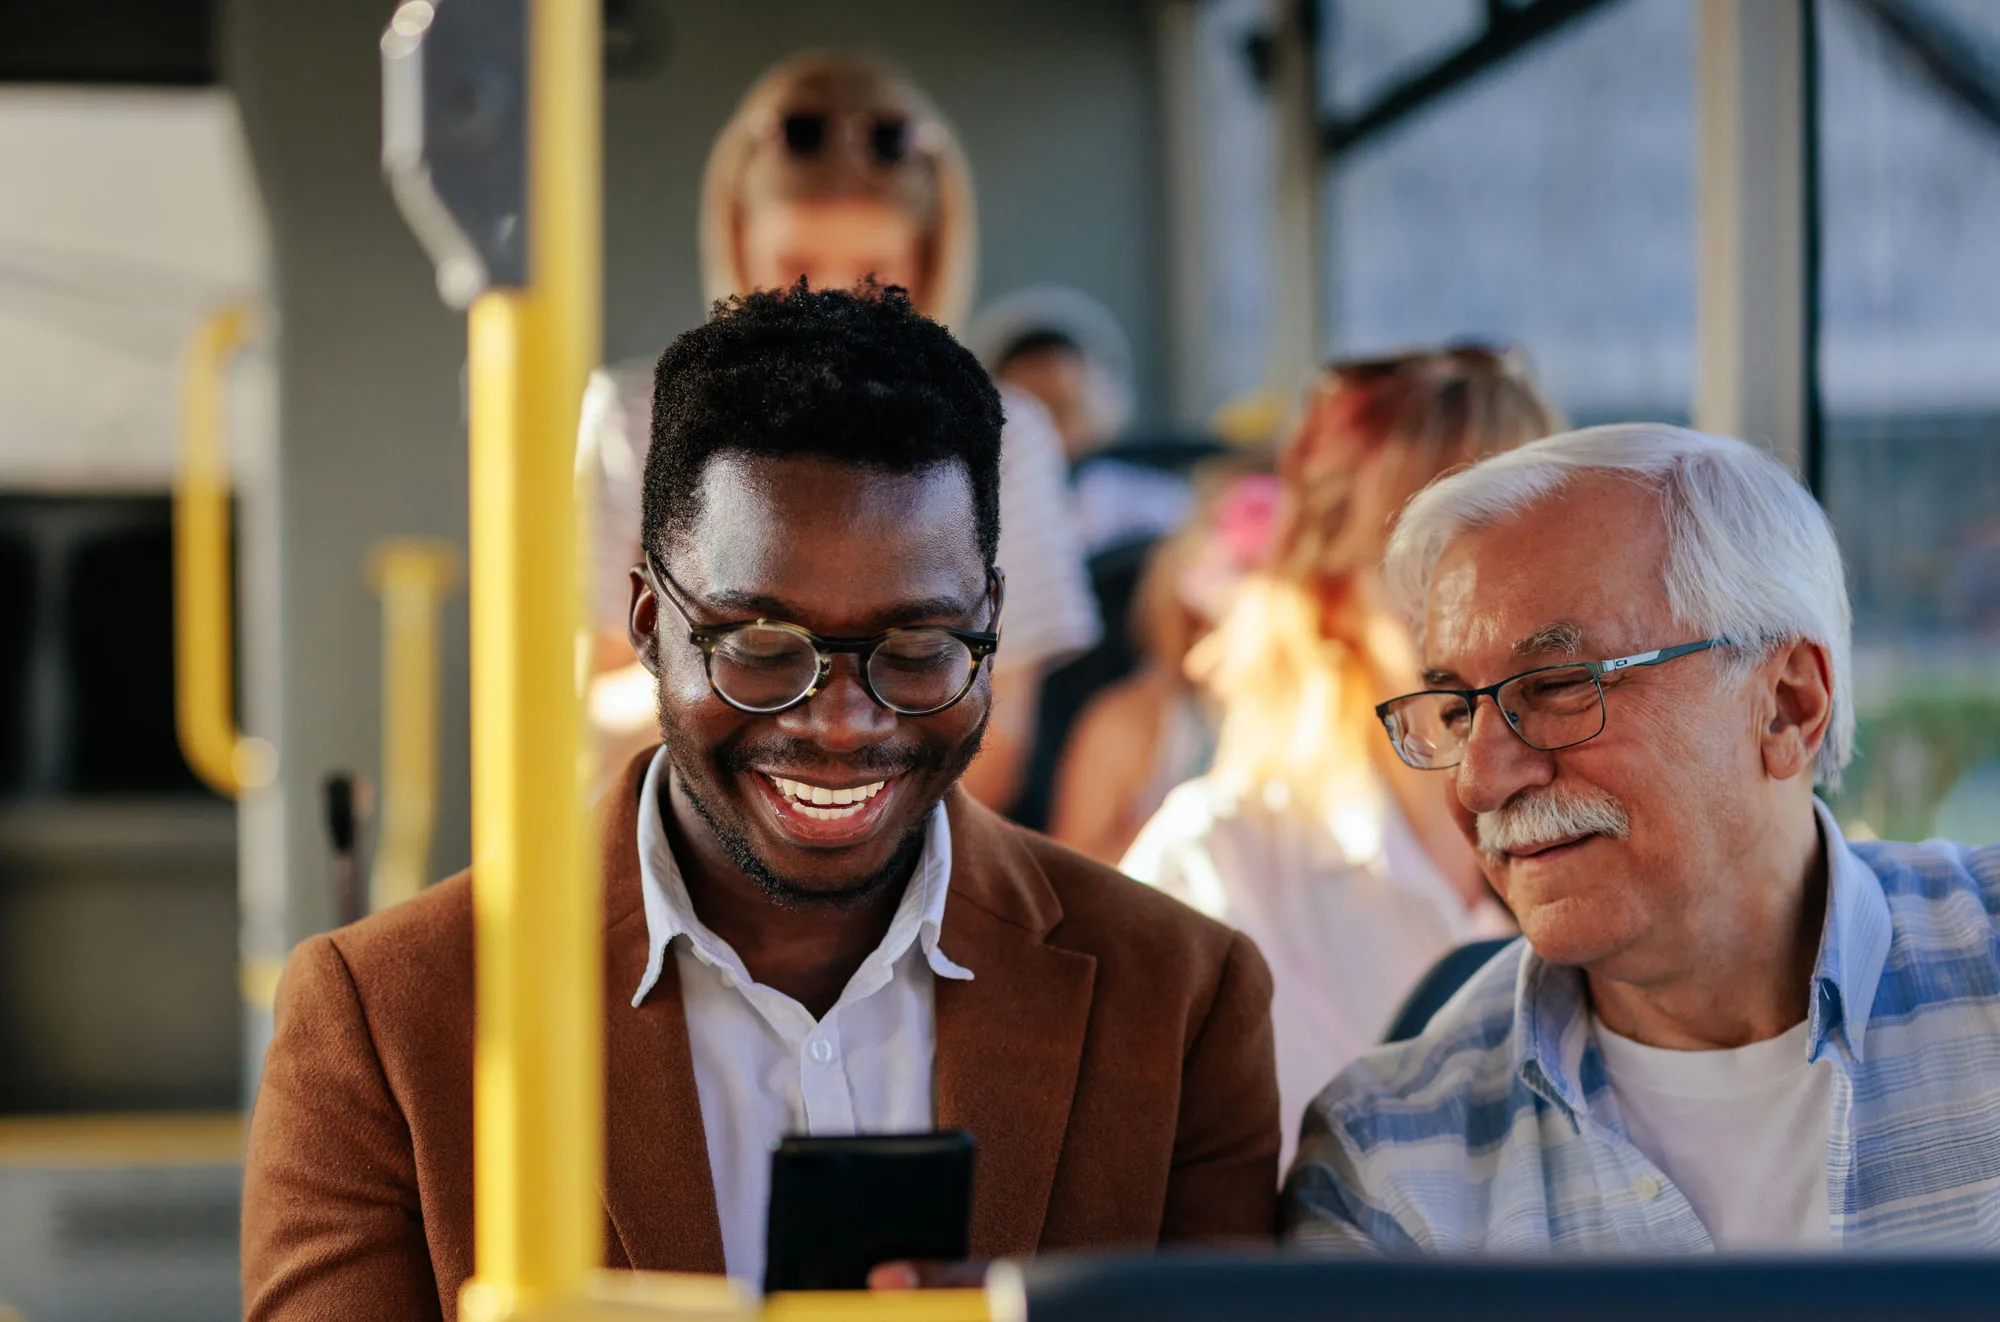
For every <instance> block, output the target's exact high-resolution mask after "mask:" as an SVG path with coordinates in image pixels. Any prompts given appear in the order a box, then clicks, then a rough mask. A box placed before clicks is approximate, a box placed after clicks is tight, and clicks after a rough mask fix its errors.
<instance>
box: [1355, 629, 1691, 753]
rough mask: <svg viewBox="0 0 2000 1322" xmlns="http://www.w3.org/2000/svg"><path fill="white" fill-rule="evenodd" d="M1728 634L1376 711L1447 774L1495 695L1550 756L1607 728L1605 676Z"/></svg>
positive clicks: (1405, 746)
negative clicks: (1482, 703)
mask: <svg viewBox="0 0 2000 1322" xmlns="http://www.w3.org/2000/svg"><path fill="white" fill-rule="evenodd" d="M1728 645H1729V640H1728V639H1727V638H1704V639H1702V640H1701V641H1700V642H1698V643H1682V644H1681V645H1680V646H1678V647H1658V648H1654V649H1653V650H1652V651H1650V652H1635V653H1634V654H1632V655H1631V656H1621V657H1615V658H1613V659H1612V660H1609V661H1571V662H1567V663H1565V664H1563V665H1559V666H1539V667H1537V668H1536V669H1534V670H1525V671H1522V672H1521V673H1520V674H1518V675H1510V676H1508V677H1507V678H1506V679H1503V680H1501V681H1500V682H1499V683H1498V684H1488V685H1487V686H1486V687H1485V688H1483V689H1426V690H1424V691H1423V692H1422V693H1405V694H1404V695H1403V696H1402V697H1400V698H1391V699H1389V700H1388V701H1387V702H1385V703H1383V704H1382V705H1381V706H1379V707H1377V708H1376V709H1375V715H1376V716H1378V717H1380V718H1381V721H1382V727H1383V728H1384V729H1386V730H1387V731H1388V732H1389V742H1390V743H1391V744H1392V745H1394V746H1395V749H1396V756H1398V757H1400V758H1402V759H1403V761H1404V762H1405V763H1407V764H1408V765H1410V766H1413V767H1415V768H1416V769H1417V770H1419V771H1446V770H1449V769H1450V768H1452V767H1455V766H1457V765H1458V764H1459V763H1460V762H1461V761H1462V760H1463V759H1464V757H1465V746H1466V744H1467V743H1468V742H1469V741H1470V740H1471V738H1472V717H1473V713H1474V711H1475V710H1476V709H1477V708H1478V706H1479V700H1480V699H1481V698H1491V699H1492V700H1493V705H1494V707H1496V708H1498V709H1499V712H1500V715H1501V716H1502V717H1503V718H1504V719H1505V720H1506V722H1507V728H1508V729H1510V730H1512V731H1513V732H1514V734H1515V735H1516V736H1517V737H1518V738H1519V739H1520V740H1521V742H1522V743H1524V744H1526V745H1527V746H1528V747H1530V748H1536V749H1540V750H1541V751H1543V752H1545V753H1552V752H1555V751H1556V750H1557V749H1560V748H1573V747H1575V746H1576V745H1577V744H1581V743H1587V742H1588V741H1590V740H1592V739H1595V738H1597V736H1598V735H1600V734H1602V733H1604V684H1603V682H1602V681H1603V679H1604V676H1606V675H1611V674H1616V673H1617V672H1618V671H1621V670H1632V669H1636V668H1638V667H1640V666H1657V665H1659V664H1661V663H1662V662H1666V661H1672V660H1674V659H1675V658H1677V657H1683V656H1691V655H1693V654H1694V653H1696V652H1705V651H1707V650H1708V649H1709V648H1711V647H1727V646H1728Z"/></svg>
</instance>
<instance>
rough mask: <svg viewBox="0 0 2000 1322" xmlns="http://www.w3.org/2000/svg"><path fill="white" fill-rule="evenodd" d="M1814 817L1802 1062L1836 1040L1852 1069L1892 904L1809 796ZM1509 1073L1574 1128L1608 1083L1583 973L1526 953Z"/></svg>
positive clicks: (1885, 953)
mask: <svg viewBox="0 0 2000 1322" xmlns="http://www.w3.org/2000/svg"><path fill="white" fill-rule="evenodd" d="M1813 813H1814V816H1815V817H1816V818H1817V819H1818V822H1819V831H1820V840H1821V842H1822V844H1823V845H1824V846H1825V848H1826V869H1827V888H1826V891H1827V894H1826V921H1825V925H1824V926H1823V927H1822V929H1821V932H1820V944H1819V957H1818V959H1817V960H1816V961H1815V962H1814V965H1813V976H1812V1006H1811V1008H1810V1010H1809V1011H1808V1018H1809V1022H1810V1024H1811V1031H1810V1033H1809V1034H1808V1040H1809V1041H1810V1042H1811V1044H1812V1045H1811V1049H1810V1054H1809V1056H1808V1057H1807V1058H1808V1059H1809V1060H1818V1059H1819V1058H1820V1057H1821V1056H1822V1055H1824V1054H1825V1052H1826V1050H1827V1047H1828V1045H1829V1043H1830V1042H1831V1041H1833V1040H1834V1038H1835V1035H1838V1040H1839V1042H1840V1043H1841V1045H1842V1046H1844V1047H1845V1049H1846V1052H1847V1054H1848V1056H1850V1057H1851V1058H1852V1059H1853V1060H1855V1061H1859V1060H1861V1059H1862V1040H1863V1037H1864V1036H1865V1034H1866V1033H1867V1030H1868V1014H1869V1009H1870V1007H1872V1006H1873V1005H1874V1004H1875V988H1876V985H1877V984H1878V983H1880V982H1881V980H1882V970H1883V967H1884V965H1885V964H1886V963H1887V962H1888V957H1889V940H1890V935H1891V930H1890V924H1889V902H1888V899H1887V898H1886V897H1885V896H1884V895H1883V893H1882V883H1881V881H1880V879H1878V878H1877V877H1876V875H1875V871H1874V869H1872V868H1870V867H1869V866H1868V864H1867V863H1865V862H1863V861H1862V859H1861V858H1860V857H1859V856H1858V855H1856V854H1855V853H1854V851H1853V850H1851V849H1849V848H1848V847H1847V841H1846V839H1845V838H1844V837H1843V836H1842V835H1841V833H1840V827H1839V826H1838V825H1837V824H1835V822H1834V820H1833V814H1832V813H1831V812H1829V811H1828V810H1827V807H1826V805H1825V804H1824V803H1822V802H1820V800H1819V799H1818V798H1817V797H1815V798H1814V799H1813ZM1513 1041H1514V1057H1515V1070H1516V1072H1517V1074H1518V1075H1519V1076H1520V1078H1521V1080H1522V1082H1523V1083H1525V1084H1526V1085H1527V1086H1528V1087H1529V1088H1530V1089H1532V1090H1533V1091H1534V1092H1535V1093H1536V1094H1538V1095H1539V1096H1541V1097H1543V1098H1545V1099H1547V1100H1548V1101H1550V1102H1553V1103H1555V1104H1557V1105H1558V1106H1560V1107H1562V1108H1563V1109H1564V1110H1565V1111H1567V1112H1568V1113H1569V1115H1570V1118H1571V1119H1572V1120H1575V1119H1576V1117H1577V1116H1578V1115H1579V1114H1581V1113H1583V1112H1584V1111H1585V1110H1586V1102H1585V1099H1586V1098H1587V1097H1588V1096H1589V1095H1590V1094H1592V1093H1595V1092H1597V1091H1598V1090H1599V1089H1600V1088H1601V1087H1603V1086H1604V1084H1605V1083H1606V1082H1607V1080H1606V1076H1605V1073H1604V1062H1603V1058H1602V1056H1601V1055H1600V1054H1599V1053H1598V1051H1597V1049H1596V1047H1595V1045H1594V1044H1593V1042H1592V1040H1591V1035H1590V1005H1589V998H1588V996H1587V995H1586V993H1585V988H1584V980H1583V974H1582V972H1581V971H1580V970H1577V969H1574V968H1567V967H1564V966H1561V965H1556V964H1551V963H1549V962H1548V961H1546V960H1544V959H1543V958H1542V957H1541V956H1539V955H1537V954H1536V953H1535V951H1534V947H1533V946H1532V945H1531V946H1530V947H1529V948H1528V950H1527V951H1526V952H1525V953H1524V954H1523V956H1522V958H1521V968H1520V973H1519V974H1518V975H1517V977H1516V980H1515V984H1514V1036H1513Z"/></svg>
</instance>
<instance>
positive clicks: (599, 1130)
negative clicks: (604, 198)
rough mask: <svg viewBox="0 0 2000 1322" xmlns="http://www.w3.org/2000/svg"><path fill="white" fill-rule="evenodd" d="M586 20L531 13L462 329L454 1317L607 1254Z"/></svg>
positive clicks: (596, 177)
mask: <svg viewBox="0 0 2000 1322" xmlns="http://www.w3.org/2000/svg"><path fill="white" fill-rule="evenodd" d="M598 8H599V7H598V6H597V5H595V4H584V3H579V2H578V0H530V3H529V6H528V116H529V119H528V135H527V136H528V157H527V166H528V169H527V177H528V226H527V230H528V274H529V285H528V287H527V288H526V289H523V290H518V291H509V290H492V291H489V292H487V293H485V294H482V295H481V296H480V297H479V299H478V300H477V301H476V302H475V303H474V304H473V305H472V309H471V313H470V316H469V318H468V338H469V355H468V356H469V375H470V385H471V389H470V411H471V488H472V511H471V524H472V527H471V546H472V556H471V594H472V836H473V842H472V843H473V911H474V928H475V933H476V942H477V945H476V952H477V954H476V961H475V968H476V975H475V976H476V984H477V996H478V1000H477V1006H478V1010H477V1025H478V1026H477V1030H476V1038H475V1055H474V1066H473V1133H474V1144H473V1192H474V1233H473V1253H474V1277H473V1279H472V1280H471V1281H470V1282H468V1283H467V1285H466V1287H465V1290H464V1292H463V1294H462V1295H461V1297H460V1310H461V1313H462V1314H463V1315H464V1316H465V1317H466V1318H467V1319H468V1322H489V1320H490V1319H499V1318H506V1317H511V1316H515V1315H518V1314H519V1313H521V1312H523V1311H524V1310H529V1309H541V1308H546V1307H548V1306H551V1305H555V1304H558V1303H559V1302H561V1301H565V1300H574V1299H576V1298H579V1297H580V1296H581V1295H582V1293H583V1289H584V1285H585V1280H586V1277H587V1276H588V1274H589V1273H590V1272H591V1271H592V1269H594V1268H596V1267H597V1266H598V1265H599V1264H600V1263H601V1262H602V1261H603V1252H604V1249H603V1243H602V1234H603V1224H604V1219H603V1212H602V1210H601V1208H600V1204H599V1201H598V1194H597V1186H598V1181H599V1178H600V1170H601V1167H602V1157H601V1154H602V1151H603V1115H604V1111H603V1104H602V1094H603V1063H602V1057H603V1046H602V1036H603V1019H602V1012H601V999H602V984H601V978H600V974H599V968H600V963H601V958H602V956H601V950H600V941H601V935H600V932H599V926H600V922H599V914H600V911H601V907H602V903H601V899H600V896H599V889H598V885H597V883H596V881H595V877H596V873H597V869H596V868H595V867H594V866H589V865H588V860H587V858H586V853H585V850H586V838H587V834H586V831H585V827H584V820H583V814H582V811H581V791H582V786H583V783H584V781H583V777H584V771H585V763H584V759H583V756H582V753H583V744H582V739H581V731H582V707H581V694H580V691H579V685H578V675H577V671H576V666H575V639H576V634H577V628H578V625H579V623H580V620H581V613H580V596H581V594H580V592H579V591H578V573H577V562H578V557H577V537H576V516H575V502H574V501H573V500H572V497H571V493H572V490H573V487H574V481H575V445H576V420H577V416H578V411H579V409H580V408H581V406H582V402H583V387H584V380H585V377H586V375H587V374H588V371H589V369H590V368H591V367H592V366H593V365H595V364H596V362H597V361H598V356H599V355H598V337H599V316H600V313H599V307H600V300H601V297H602V278H603V277H602V266H601V261H602V256H601V245H602V234H601V206H602V203H601V195H600V188H601V184H600V170H601V158H602V150H603V148H602V133H601V129H600V108H599V97H600V88H599V77H600V69H601V63H602V60H603V49H602V45H601V41H602V38H601V36H600V28H599V16H598Z"/></svg>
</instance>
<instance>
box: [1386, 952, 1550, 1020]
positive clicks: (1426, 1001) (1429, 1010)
mask: <svg viewBox="0 0 2000 1322" xmlns="http://www.w3.org/2000/svg"><path fill="white" fill-rule="evenodd" d="M1518 939H1519V938H1518V937H1508V936H1502V937H1494V938H1492V939H1490V940H1487V941H1468V942H1467V943H1466V944H1464V945H1462V946H1460V947H1459V948H1458V949H1456V950H1453V951H1450V952H1449V953H1447V954H1446V955H1445V957H1444V958H1443V959H1440V960H1439V961H1438V962H1437V963H1435V964H1433V965H1431V971H1430V972H1429V973H1426V974H1424V976H1423V977H1422V978H1421V979H1419V980H1418V982H1417V985H1416V986H1415V987H1413V988H1411V990H1410V994H1409V995H1408V996H1406V997H1404V998H1403V1005H1402V1008H1401V1009H1399V1010H1397V1011H1396V1017H1395V1018H1394V1019H1392V1020H1390V1021H1389V1031H1388V1032H1386V1033H1384V1034H1383V1035H1382V1040H1383V1041H1384V1042H1407V1041H1409V1040H1410V1039H1411V1038H1413V1037H1415V1036H1417V1034H1419V1033H1421V1032H1423V1031H1424V1027H1425V1026H1426V1025H1427V1024H1429V1023H1430V1021H1431V1016H1432V1015H1434V1014H1436V1013H1437V1012H1438V1011H1439V1010H1440V1009H1442V1008H1443V1007H1444V1003H1445V1002H1446V1001H1448V1000H1450V999H1451V998H1452V994H1453V993H1454V992H1456V991H1457V990H1458V989H1459V988H1460V987H1463V986H1464V985H1465V984H1466V982H1467V981H1468V980H1469V979H1470V978H1471V977H1472V975H1473V974H1475V973H1477V972H1479V970H1481V969H1483V968H1485V967H1486V963H1487V961H1488V960H1490V959H1492V958H1493V957H1494V956H1495V955H1497V954H1499V953H1500V952H1501V951H1502V950H1505V949H1506V948H1507V947H1508V946H1510V945H1512V944H1513V943H1514V942H1515V941H1516V940H1518Z"/></svg>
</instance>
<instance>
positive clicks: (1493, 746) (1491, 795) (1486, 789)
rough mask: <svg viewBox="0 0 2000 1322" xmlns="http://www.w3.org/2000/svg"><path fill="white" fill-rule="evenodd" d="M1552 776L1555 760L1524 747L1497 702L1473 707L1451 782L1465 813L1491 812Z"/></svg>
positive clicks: (1553, 774) (1547, 754)
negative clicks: (1467, 732)
mask: <svg viewBox="0 0 2000 1322" xmlns="http://www.w3.org/2000/svg"><path fill="white" fill-rule="evenodd" d="M1555 774H1556V760H1555V757H1554V756H1553V755H1552V754H1549V753H1545V752H1543V751H1541V750H1540V749H1538V748H1530V747H1528V745H1527V743H1526V742H1525V741H1524V740H1523V739H1522V738H1521V737H1520V736H1519V735H1517V734H1515V733H1514V730H1513V727H1512V726H1510V725H1508V724H1507V718H1506V716H1505V715H1504V714H1502V712H1501V711H1500V704H1499V703H1498V702H1497V701H1484V700H1482V701H1480V702H1479V703H1478V704H1477V705H1476V706H1474V707H1473V709H1472V729H1471V732H1470V733H1469V734H1468V735H1467V737H1466V741H1465V755H1464V756H1463V757H1462V758H1461V759H1460V760H1459V764H1458V768H1457V770H1456V771H1455V772H1453V780H1452V789H1453V790H1454V792H1456V793H1457V795H1458V802H1459V804H1460V806H1462V807H1463V808H1464V809H1465V810H1466V811H1467V812H1470V813H1482V812H1493V811H1494V810H1496V809H1498V808H1499V807H1500V805H1501V804H1503V803H1505V802H1507V800H1509V799H1511V798H1513V797H1514V796H1515V795H1516V794H1518V793H1520V792H1521V791H1522V790H1523V789H1526V788H1527V787H1528V786H1530V785H1546V784H1548V783H1549V782H1550V781H1551V780H1553V779H1555Z"/></svg>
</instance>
